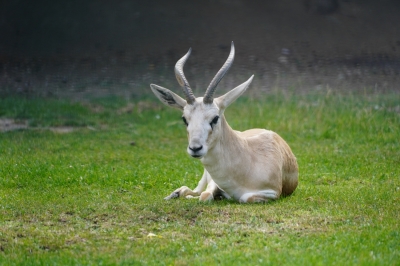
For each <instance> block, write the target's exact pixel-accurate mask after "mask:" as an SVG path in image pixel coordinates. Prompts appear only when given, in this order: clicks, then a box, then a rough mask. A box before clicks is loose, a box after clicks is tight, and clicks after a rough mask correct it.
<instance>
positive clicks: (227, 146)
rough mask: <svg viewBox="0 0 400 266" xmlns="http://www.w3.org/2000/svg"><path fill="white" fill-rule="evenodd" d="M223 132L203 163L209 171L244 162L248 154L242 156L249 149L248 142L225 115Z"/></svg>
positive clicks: (222, 121)
mask: <svg viewBox="0 0 400 266" xmlns="http://www.w3.org/2000/svg"><path fill="white" fill-rule="evenodd" d="M221 118H222V119H221V134H220V136H219V139H218V140H216V143H215V145H213V147H212V148H210V149H209V150H208V152H207V155H206V156H205V157H204V158H203V159H202V163H203V165H204V167H205V168H206V169H207V171H208V172H210V173H212V172H214V171H216V170H222V171H223V168H224V167H232V166H234V165H236V164H243V160H245V159H246V156H241V155H242V154H243V153H244V152H246V151H247V149H246V146H247V143H246V141H245V140H244V139H242V138H241V137H240V136H239V135H238V134H237V133H236V132H235V131H234V130H233V129H232V128H231V127H230V126H229V124H228V123H227V121H226V119H225V117H224V116H222V117H221Z"/></svg>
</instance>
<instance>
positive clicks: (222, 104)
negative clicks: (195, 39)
mask: <svg viewBox="0 0 400 266" xmlns="http://www.w3.org/2000/svg"><path fill="white" fill-rule="evenodd" d="M190 52H191V49H189V51H188V52H187V54H186V55H185V56H183V57H182V58H181V59H180V60H179V61H178V62H177V63H176V65H175V75H176V79H177V80H178V83H179V85H180V86H181V87H182V89H183V93H184V95H185V99H183V98H181V97H180V96H179V95H177V94H175V93H173V92H172V91H170V90H168V89H166V88H163V87H160V86H158V85H155V84H151V85H150V87H151V90H152V91H153V93H154V94H155V95H156V96H157V98H158V99H160V101H161V102H163V103H164V104H166V105H169V106H171V107H174V108H177V109H181V110H183V115H182V120H183V122H184V123H185V125H186V127H187V132H188V138H189V145H188V147H187V152H188V153H189V154H190V155H191V156H192V157H194V158H199V159H200V158H202V157H204V156H205V155H206V154H207V152H208V150H209V149H211V148H212V147H213V146H214V145H215V144H216V142H217V141H218V140H219V138H220V136H221V134H222V130H223V128H222V127H221V125H222V123H223V122H225V121H224V119H225V118H224V116H223V114H224V111H225V109H226V108H227V107H228V106H229V105H230V104H231V103H232V102H234V101H235V100H236V99H237V98H238V97H239V96H240V95H241V94H242V93H243V92H244V91H245V90H246V89H247V87H248V86H249V85H250V83H251V81H252V79H253V76H251V77H250V78H249V79H248V80H247V81H246V82H244V83H243V84H241V85H239V86H237V87H236V88H234V89H232V90H231V91H229V92H227V93H226V94H224V95H222V96H220V97H218V98H214V96H213V95H214V92H215V89H216V88H217V85H218V83H219V82H220V81H221V79H222V78H223V76H224V75H225V73H226V72H227V71H228V69H229V68H230V67H231V65H232V63H233V59H234V57H235V47H234V45H233V42H232V45H231V51H230V53H229V56H228V59H227V60H226V62H225V64H224V65H223V66H222V68H221V69H220V70H219V71H218V73H217V75H216V76H215V77H214V78H213V80H212V81H211V83H210V85H209V86H208V88H207V90H206V93H205V95H204V97H197V98H196V97H195V96H194V95H193V91H192V89H191V87H190V85H189V82H188V81H187V80H186V77H185V75H184V73H183V66H184V64H185V62H186V60H187V59H188V57H189V56H190Z"/></svg>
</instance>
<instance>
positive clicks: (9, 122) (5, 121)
mask: <svg viewBox="0 0 400 266" xmlns="http://www.w3.org/2000/svg"><path fill="white" fill-rule="evenodd" d="M27 128H28V123H27V122H26V121H16V120H14V119H9V118H0V132H7V131H13V130H21V129H27Z"/></svg>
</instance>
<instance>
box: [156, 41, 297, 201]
mask: <svg viewBox="0 0 400 266" xmlns="http://www.w3.org/2000/svg"><path fill="white" fill-rule="evenodd" d="M190 52H191V49H189V51H188V53H187V54H186V55H185V56H183V57H182V58H181V59H180V60H179V61H178V62H177V63H176V65H175V75H176V78H177V80H178V82H179V84H180V86H181V87H182V88H183V93H184V94H185V98H186V100H185V99H183V98H181V97H180V96H178V95H177V94H175V93H173V92H172V91H170V90H168V89H166V88H163V87H160V86H158V85H155V84H151V85H150V87H151V90H152V91H153V92H154V94H155V95H156V96H157V98H158V99H160V100H161V102H163V103H164V104H166V105H169V106H172V107H174V108H178V109H181V110H183V116H182V119H183V122H184V123H185V124H186V127H187V132H188V138H189V145H188V147H187V152H188V153H189V155H191V156H192V157H194V158H197V159H200V160H201V162H202V163H203V165H204V174H203V176H202V178H201V180H200V181H199V183H198V185H197V187H196V188H195V189H193V190H191V189H189V188H188V187H186V186H183V187H181V188H178V189H177V190H175V191H174V192H172V193H171V194H170V195H169V196H168V197H166V198H165V199H167V200H168V199H172V198H177V197H186V198H191V197H199V199H200V200H201V201H210V200H213V199H214V198H215V197H216V196H222V197H225V198H228V199H231V198H233V199H235V200H237V201H239V202H242V203H251V202H267V201H269V200H275V199H278V198H279V197H280V195H290V194H292V193H293V191H294V190H295V189H296V187H297V183H298V166H297V162H296V157H295V156H294V155H293V153H292V151H291V149H290V147H289V146H288V144H287V143H286V142H285V141H284V140H283V139H282V138H281V137H280V136H279V135H278V134H276V133H275V132H272V131H270V130H265V129H250V130H246V131H244V132H239V131H235V130H233V129H232V128H231V127H230V126H229V125H228V123H227V121H226V119H225V117H224V111H225V109H226V108H227V107H228V106H229V105H230V104H231V103H232V102H234V101H235V100H236V99H237V98H238V97H239V96H240V95H241V94H242V93H243V92H244V91H245V90H246V89H247V87H248V86H249V85H250V83H251V81H252V79H253V76H251V77H250V78H249V79H248V80H247V81H246V82H244V83H243V84H241V85H239V86H237V87H236V88H234V89H233V90H231V91H229V92H227V93H226V94H225V95H222V96H220V97H218V98H214V97H213V95H214V92H215V89H216V87H217V85H218V83H219V82H220V81H221V79H222V77H223V76H224V75H225V73H226V72H227V71H228V69H229V68H230V66H231V65H232V63H233V59H234V56H235V47H234V45H233V42H232V45H231V51H230V54H229V56H228V59H227V60H226V62H225V64H224V65H223V66H222V68H221V69H220V70H219V71H218V73H217V75H216V76H215V77H214V79H213V80H212V81H211V83H210V85H209V86H208V88H207V91H206V93H205V95H204V97H198V98H195V96H194V95H193V91H192V89H191V88H190V85H189V83H188V81H187V80H186V78H185V75H184V73H183V66H184V64H185V62H186V60H187V59H188V57H189V55H190Z"/></svg>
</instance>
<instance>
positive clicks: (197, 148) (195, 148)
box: [189, 145, 203, 152]
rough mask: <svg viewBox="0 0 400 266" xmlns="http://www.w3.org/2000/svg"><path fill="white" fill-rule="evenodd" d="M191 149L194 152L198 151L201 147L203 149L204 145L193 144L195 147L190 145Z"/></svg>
mask: <svg viewBox="0 0 400 266" xmlns="http://www.w3.org/2000/svg"><path fill="white" fill-rule="evenodd" d="M189 149H190V150H191V151H192V152H198V151H201V149H203V145H200V146H193V147H190V146H189Z"/></svg>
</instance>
